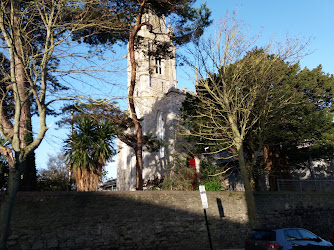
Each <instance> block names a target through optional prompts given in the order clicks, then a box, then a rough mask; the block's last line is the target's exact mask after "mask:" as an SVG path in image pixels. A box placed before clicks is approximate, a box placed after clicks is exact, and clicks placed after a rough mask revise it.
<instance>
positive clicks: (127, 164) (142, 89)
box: [117, 13, 185, 190]
mask: <svg viewBox="0 0 334 250" xmlns="http://www.w3.org/2000/svg"><path fill="white" fill-rule="evenodd" d="M143 22H148V23H150V24H152V31H153V32H150V27H148V26H143V27H142V28H141V30H140V31H139V32H138V37H139V38H140V40H139V45H138V46H137V49H136V51H135V58H136V62H137V79H136V89H135V94H134V95H135V96H134V98H135V104H136V112H137V115H138V117H139V118H140V119H143V121H142V123H141V124H142V129H143V134H148V133H151V134H152V135H153V136H156V137H157V138H158V139H160V140H162V141H163V142H164V144H163V146H162V147H161V148H160V149H159V150H158V151H157V152H149V151H148V150H147V149H145V147H144V148H143V180H144V182H145V181H148V180H153V179H155V178H161V177H162V176H163V174H164V172H165V169H166V168H167V166H168V164H169V163H170V161H171V160H172V159H171V154H173V152H175V143H176V136H177V135H176V133H175V130H174V125H175V123H176V122H177V115H178V114H179V111H180V108H181V105H182V101H183V100H184V98H185V92H184V91H181V90H179V89H177V79H176V61H175V46H174V45H173V42H172V41H171V39H170V37H169V34H170V33H172V32H173V30H172V28H171V27H170V25H168V26H167V25H166V20H165V19H164V18H158V17H157V16H155V15H152V14H150V13H147V14H145V15H144V16H143ZM157 44H165V45H167V46H166V47H168V50H169V52H168V55H166V56H161V57H158V54H159V53H156V54H155V55H153V54H154V53H152V52H154V51H155V50H156V46H157ZM130 71H131V68H130V62H129V59H128V72H130ZM129 82H130V73H128V86H129ZM117 147H118V154H117V189H118V190H135V187H136V159H135V154H134V150H133V149H132V148H131V147H129V146H127V145H126V144H125V143H123V142H121V141H120V140H118V141H117Z"/></svg>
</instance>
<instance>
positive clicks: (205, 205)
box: [199, 185, 213, 250]
mask: <svg viewBox="0 0 334 250" xmlns="http://www.w3.org/2000/svg"><path fill="white" fill-rule="evenodd" d="M199 192H200V194H201V200H202V206H203V209H204V216H205V222H206V229H207V230H208V236H209V243H210V249H211V250H212V249H213V248H212V242H211V235H210V229H209V222H208V217H207V215H206V209H207V208H209V204H208V198H207V197H206V191H205V186H203V185H200V186H199Z"/></svg>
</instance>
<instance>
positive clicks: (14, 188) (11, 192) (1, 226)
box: [0, 153, 25, 250]
mask: <svg viewBox="0 0 334 250" xmlns="http://www.w3.org/2000/svg"><path fill="white" fill-rule="evenodd" d="M15 154H16V155H17V153H15ZM16 158H17V159H16V160H15V161H14V160H13V161H9V177H8V187H7V191H6V194H5V195H4V197H1V199H2V200H1V206H0V249H1V250H2V249H6V245H7V239H8V233H9V226H10V220H11V216H12V212H13V208H14V203H15V199H16V195H17V192H18V190H19V185H20V179H21V173H22V167H23V166H24V164H25V162H24V161H23V162H20V160H19V157H16Z"/></svg>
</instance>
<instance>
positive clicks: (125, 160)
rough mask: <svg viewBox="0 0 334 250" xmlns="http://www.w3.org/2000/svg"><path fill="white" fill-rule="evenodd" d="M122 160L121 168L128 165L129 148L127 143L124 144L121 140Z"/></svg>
mask: <svg viewBox="0 0 334 250" xmlns="http://www.w3.org/2000/svg"><path fill="white" fill-rule="evenodd" d="M122 148H123V150H122V161H123V169H127V167H128V154H129V149H128V145H126V144H125V143H124V142H122Z"/></svg>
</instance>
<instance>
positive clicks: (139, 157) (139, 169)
mask: <svg viewBox="0 0 334 250" xmlns="http://www.w3.org/2000/svg"><path fill="white" fill-rule="evenodd" d="M145 3H146V1H143V2H142V3H141V4H140V10H139V14H138V16H137V21H136V23H135V24H134V26H133V29H132V31H131V32H130V35H129V48H128V49H129V55H130V64H131V79H130V86H129V96H128V97H129V107H130V112H131V116H132V120H133V123H134V125H135V130H136V145H135V147H134V150H135V155H136V189H137V190H143V129H142V126H141V124H140V122H139V120H138V117H137V113H136V107H135V103H134V91H135V87H136V71H137V65H136V58H135V38H136V35H137V33H138V31H139V30H140V27H141V17H142V14H143V11H144V5H145Z"/></svg>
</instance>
